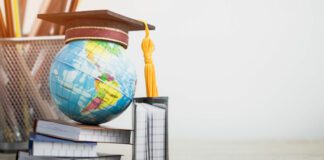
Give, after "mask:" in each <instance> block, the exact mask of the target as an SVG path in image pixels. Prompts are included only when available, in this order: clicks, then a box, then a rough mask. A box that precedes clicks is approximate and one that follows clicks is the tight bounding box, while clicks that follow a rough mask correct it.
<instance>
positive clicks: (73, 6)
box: [69, 0, 79, 12]
mask: <svg viewBox="0 0 324 160" xmlns="http://www.w3.org/2000/svg"><path fill="white" fill-rule="evenodd" d="M78 4H79V0H72V1H71V5H70V8H69V12H75V11H76V9H77V7H78Z"/></svg>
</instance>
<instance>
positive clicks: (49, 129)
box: [34, 120, 132, 144]
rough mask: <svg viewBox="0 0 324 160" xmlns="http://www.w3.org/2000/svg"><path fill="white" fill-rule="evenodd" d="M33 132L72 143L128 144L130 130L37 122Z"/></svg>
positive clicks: (57, 122)
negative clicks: (71, 141)
mask: <svg viewBox="0 0 324 160" xmlns="http://www.w3.org/2000/svg"><path fill="white" fill-rule="evenodd" d="M34 130H35V132H36V133H39V134H44V135H47V136H52V137H56V138H62V139H68V140H73V141H84V142H100V143H118V144H130V143H131V141H130V139H131V132H132V130H130V129H117V128H107V127H102V126H91V125H81V124H78V123H68V122H63V121H49V120H37V121H36V124H35V129H34Z"/></svg>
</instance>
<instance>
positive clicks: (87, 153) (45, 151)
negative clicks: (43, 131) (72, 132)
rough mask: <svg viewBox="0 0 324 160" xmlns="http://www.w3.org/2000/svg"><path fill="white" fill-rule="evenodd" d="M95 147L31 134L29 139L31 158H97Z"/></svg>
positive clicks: (88, 143) (85, 143)
mask: <svg viewBox="0 0 324 160" xmlns="http://www.w3.org/2000/svg"><path fill="white" fill-rule="evenodd" d="M96 147H97V143H95V142H74V141H69V140H64V139H58V138H53V137H47V136H44V135H39V134H33V133H32V134H31V136H30V139H29V153H30V155H32V156H54V157H97V156H98V154H97V151H96Z"/></svg>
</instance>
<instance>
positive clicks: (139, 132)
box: [135, 103, 167, 160]
mask: <svg viewBox="0 0 324 160" xmlns="http://www.w3.org/2000/svg"><path fill="white" fill-rule="evenodd" d="M135 105H136V111H135V116H136V121H135V126H136V129H135V146H136V147H135V159H136V160H146V159H154V160H165V159H167V158H166V157H167V152H166V151H167V130H166V127H167V126H166V120H167V112H166V109H165V107H159V106H156V105H155V106H153V105H151V104H147V103H136V104H135Z"/></svg>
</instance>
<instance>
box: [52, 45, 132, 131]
mask: <svg viewBox="0 0 324 160" xmlns="http://www.w3.org/2000/svg"><path fill="white" fill-rule="evenodd" d="M135 85H136V73H135V68H134V67H133V65H132V63H131V62H130V60H129V59H128V58H127V55H126V54H125V48H123V47H122V46H121V45H119V44H117V43H113V42H109V41H101V40H74V41H71V42H69V43H67V44H66V45H65V46H64V47H63V48H62V49H61V51H60V52H59V53H58V55H57V56H56V57H55V59H54V61H53V63H52V66H51V70H50V76H49V87H50V93H51V96H52V98H53V100H54V102H55V103H56V104H57V106H58V108H59V109H60V110H61V111H62V112H63V113H64V114H65V115H66V116H68V117H69V118H71V119H73V120H75V121H77V122H80V123H83V124H90V125H96V124H100V123H105V122H108V121H110V120H112V119H114V118H116V117H117V116H118V115H119V114H121V113H122V112H123V111H124V110H125V109H126V108H127V107H128V106H129V105H130V103H131V101H132V99H133V97H134V92H135Z"/></svg>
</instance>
